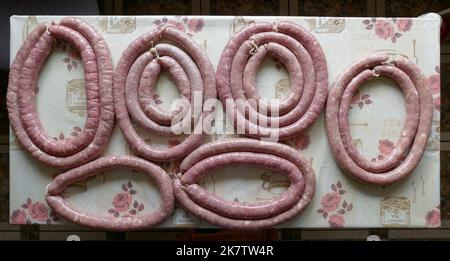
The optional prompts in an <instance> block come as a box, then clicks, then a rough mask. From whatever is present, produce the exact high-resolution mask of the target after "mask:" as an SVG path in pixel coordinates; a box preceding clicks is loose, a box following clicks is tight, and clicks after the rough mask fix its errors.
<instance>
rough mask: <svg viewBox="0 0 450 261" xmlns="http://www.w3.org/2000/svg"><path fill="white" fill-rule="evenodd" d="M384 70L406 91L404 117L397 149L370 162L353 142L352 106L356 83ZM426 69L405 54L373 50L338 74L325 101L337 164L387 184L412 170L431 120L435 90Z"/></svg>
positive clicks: (354, 174) (358, 176) (353, 173)
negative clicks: (432, 94) (429, 82)
mask: <svg viewBox="0 0 450 261" xmlns="http://www.w3.org/2000/svg"><path fill="white" fill-rule="evenodd" d="M378 76H386V77H389V78H391V79H392V80H394V81H395V82H396V83H397V84H398V85H399V87H400V88H401V90H402V92H403V95H404V97H405V107H406V120H405V123H404V126H403V130H402V132H401V135H400V138H399V140H398V141H397V143H396V146H395V148H394V150H393V152H392V153H391V154H390V155H389V156H387V157H386V158H385V159H383V160H382V161H380V162H370V161H369V160H367V159H366V158H364V156H362V155H361V154H360V153H359V152H358V151H357V149H356V148H355V147H354V145H353V144H352V138H351V134H350V128H349V122H348V119H347V117H348V107H349V104H350V100H351V98H352V97H353V95H354V94H355V92H356V91H357V89H358V88H359V87H360V86H361V85H362V84H363V83H364V82H365V81H367V80H370V79H372V78H374V77H378ZM424 79H425V78H424V76H423V73H422V72H421V71H420V69H419V68H418V67H417V66H416V65H414V64H413V63H412V62H410V61H408V60H407V59H405V58H403V57H398V56H389V55H387V54H374V55H370V56H368V57H365V58H363V59H361V60H358V61H356V62H355V63H353V64H352V65H351V66H350V67H349V68H348V69H346V70H345V71H344V72H343V73H342V74H341V75H340V76H339V77H338V79H337V80H336V82H335V84H334V87H333V88H332V90H331V91H330V94H329V96H328V101H327V105H326V119H325V125H326V131H327V136H328V140H329V143H330V146H331V149H332V152H333V156H334V158H335V159H336V161H337V163H338V164H339V166H340V167H341V168H342V169H343V170H344V171H345V172H346V173H348V174H349V175H350V176H352V177H354V178H356V179H358V180H361V181H364V182H367V183H371V184H377V185H387V184H391V183H394V182H397V181H398V180H400V179H402V178H404V177H406V176H408V175H409V174H410V173H411V172H412V171H413V170H414V169H415V167H416V166H417V165H418V164H419V162H420V159H421V158H422V155H423V152H424V151H425V147H426V144H427V141H428V136H429V134H430V130H431V121H432V116H433V115H432V109H433V106H432V98H431V92H430V90H429V89H428V88H427V87H426V85H425V80H424Z"/></svg>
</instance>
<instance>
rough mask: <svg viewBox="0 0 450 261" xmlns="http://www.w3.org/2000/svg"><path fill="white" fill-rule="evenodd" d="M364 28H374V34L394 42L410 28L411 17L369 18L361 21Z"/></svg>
mask: <svg viewBox="0 0 450 261" xmlns="http://www.w3.org/2000/svg"><path fill="white" fill-rule="evenodd" d="M362 23H363V26H364V29H366V30H369V31H370V30H374V32H375V35H376V36H377V37H378V38H380V39H383V40H391V42H392V43H396V42H397V39H398V38H400V37H401V36H402V33H406V32H408V31H410V30H411V27H412V26H413V21H412V19H411V18H371V19H370V20H369V19H366V20H363V21H362Z"/></svg>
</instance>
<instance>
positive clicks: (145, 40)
mask: <svg viewBox="0 0 450 261" xmlns="http://www.w3.org/2000/svg"><path fill="white" fill-rule="evenodd" d="M161 39H165V40H169V41H171V42H174V43H176V44H179V45H180V47H181V48H183V49H184V50H186V52H187V53H189V54H190V57H192V60H193V61H192V60H191V58H190V57H189V55H187V54H186V53H184V52H183V51H181V49H179V48H176V47H172V46H170V45H169V44H157V43H158V42H159V41H160V40H161ZM155 44H157V45H155ZM150 47H152V48H151V49H150ZM149 49H150V51H148V50H149ZM154 55H156V56H159V57H160V58H157V57H156V58H157V59H162V57H165V56H167V57H171V58H173V59H172V60H174V61H176V62H177V64H179V65H180V67H181V68H182V71H183V72H184V73H183V74H180V71H179V70H180V68H179V67H177V68H178V69H177V71H178V72H175V71H174V72H173V73H174V75H176V76H175V77H174V78H176V81H179V82H184V83H183V84H186V82H185V80H182V78H184V74H185V75H186V76H187V78H188V79H189V85H190V96H191V97H190V99H191V106H193V105H194V104H195V103H197V105H198V103H199V102H201V104H203V102H204V101H206V100H208V99H211V98H215V97H216V88H215V78H214V70H213V67H212V64H211V62H210V61H209V59H208V58H207V57H206V54H205V52H204V51H203V50H202V49H201V47H200V46H199V45H197V44H196V43H195V42H194V41H192V39H191V38H190V37H189V36H187V35H186V34H184V33H182V32H180V31H178V30H177V29H176V28H173V27H172V26H161V27H157V28H156V29H154V30H153V31H151V32H149V33H147V34H144V35H142V36H141V37H139V38H138V39H136V40H134V41H133V42H132V43H131V44H130V45H129V46H128V47H127V49H126V50H125V51H124V52H123V54H122V57H121V58H120V60H119V63H118V64H117V68H116V72H115V82H114V88H115V92H114V101H115V102H114V105H115V110H116V114H117V120H118V122H119V126H120V128H121V130H122V133H123V134H124V136H125V138H126V140H127V142H128V144H129V146H130V148H131V149H132V150H133V151H134V152H135V153H136V154H138V155H140V156H142V157H144V158H146V159H148V160H152V161H162V162H164V161H170V160H175V159H180V158H182V157H184V156H185V155H187V154H188V153H189V152H191V151H192V150H194V149H195V148H196V147H198V146H200V145H201V144H202V142H203V140H204V127H203V124H202V121H200V120H199V118H200V117H202V118H204V117H206V116H207V115H209V113H211V112H206V111H203V112H201V113H200V114H196V112H193V113H192V115H193V116H192V117H185V118H184V119H183V120H182V121H179V122H176V123H173V122H172V123H171V126H166V125H160V124H159V123H158V120H161V119H162V118H164V116H162V117H160V118H159V119H156V120H155V119H153V118H151V117H148V116H150V115H149V113H148V111H147V114H146V112H145V108H143V105H144V107H145V106H146V105H148V101H149V99H148V97H149V95H150V94H149V93H148V92H146V91H144V90H143V88H145V87H144V86H140V81H141V79H143V73H144V70H145V67H146V66H147V65H148V64H150V63H151V61H152V60H153V59H155V57H154ZM160 65H161V64H160ZM173 68H175V67H173ZM144 76H145V75H144ZM144 84H145V82H144ZM179 84H180V86H181V84H182V83H179ZM183 86H187V85H183ZM141 87H142V88H141ZM186 88H187V87H186ZM180 89H183V91H181V93H182V94H186V95H185V96H188V95H187V91H185V87H182V88H180ZM195 91H197V92H200V94H202V96H203V97H202V100H201V101H194V102H193V96H194V95H193V93H194V92H195ZM139 93H143V94H144V97H139ZM140 99H142V100H140ZM200 111H201V110H200ZM150 114H151V113H150ZM195 115H200V117H195ZM172 116H173V115H172ZM190 119H194V120H196V121H195V122H194V124H192V125H194V131H193V133H192V134H190V135H189V136H188V137H187V138H186V139H185V140H183V141H182V142H181V143H180V144H178V145H176V146H173V147H170V148H167V149H163V150H161V149H156V148H153V147H152V146H150V145H148V144H146V143H145V141H144V140H143V139H142V138H141V137H140V136H139V135H138V133H137V132H136V130H135V129H134V126H133V124H132V120H133V121H135V122H136V123H137V124H138V125H140V126H141V127H143V128H144V129H146V130H147V131H149V132H151V133H153V134H157V135H160V136H174V135H175V134H176V133H178V130H181V129H180V128H183V127H185V126H186V124H189V122H191V120H190ZM189 127H191V125H189ZM174 130H176V131H174Z"/></svg>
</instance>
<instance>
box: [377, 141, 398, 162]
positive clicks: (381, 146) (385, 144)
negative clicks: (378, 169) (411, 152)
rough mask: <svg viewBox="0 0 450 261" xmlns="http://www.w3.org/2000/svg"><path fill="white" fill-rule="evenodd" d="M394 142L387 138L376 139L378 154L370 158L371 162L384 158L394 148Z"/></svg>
mask: <svg viewBox="0 0 450 261" xmlns="http://www.w3.org/2000/svg"><path fill="white" fill-rule="evenodd" d="M394 147H395V143H394V142H392V141H390V140H388V139H381V140H379V141H378V156H377V157H375V158H373V159H371V161H372V162H376V161H380V160H384V159H385V158H386V157H387V156H389V155H390V154H391V153H392V151H393V150H394Z"/></svg>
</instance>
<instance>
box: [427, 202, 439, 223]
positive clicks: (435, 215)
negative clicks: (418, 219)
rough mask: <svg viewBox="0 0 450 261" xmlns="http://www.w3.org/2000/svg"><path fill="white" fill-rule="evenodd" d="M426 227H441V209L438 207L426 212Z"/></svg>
mask: <svg viewBox="0 0 450 261" xmlns="http://www.w3.org/2000/svg"><path fill="white" fill-rule="evenodd" d="M425 222H426V224H427V227H439V226H440V225H441V209H440V208H439V206H437V207H436V208H434V209H433V210H430V211H428V213H427V215H426V216H425Z"/></svg>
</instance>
